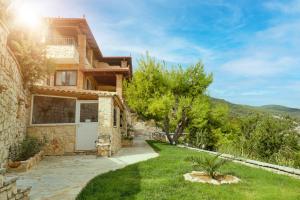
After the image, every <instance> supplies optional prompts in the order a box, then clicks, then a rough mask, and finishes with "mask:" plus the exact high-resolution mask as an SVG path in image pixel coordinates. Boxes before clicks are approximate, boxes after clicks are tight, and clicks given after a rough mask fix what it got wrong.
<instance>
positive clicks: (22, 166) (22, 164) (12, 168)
mask: <svg viewBox="0 0 300 200" xmlns="http://www.w3.org/2000/svg"><path fill="white" fill-rule="evenodd" d="M43 157H44V151H40V152H39V153H37V154H35V155H34V156H32V157H31V158H29V159H27V160H25V161H14V162H13V161H9V162H8V164H7V169H8V171H9V172H26V171H28V170H30V169H32V168H33V167H34V166H36V165H38V163H39V162H40V161H41V160H42V159H43Z"/></svg>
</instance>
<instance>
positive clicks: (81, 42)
mask: <svg viewBox="0 0 300 200" xmlns="http://www.w3.org/2000/svg"><path fill="white" fill-rule="evenodd" d="M78 52H79V68H84V66H85V58H86V35H84V34H79V35H78Z"/></svg>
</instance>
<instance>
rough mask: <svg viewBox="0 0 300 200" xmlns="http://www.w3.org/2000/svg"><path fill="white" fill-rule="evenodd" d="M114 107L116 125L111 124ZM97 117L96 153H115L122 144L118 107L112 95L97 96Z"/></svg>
mask: <svg viewBox="0 0 300 200" xmlns="http://www.w3.org/2000/svg"><path fill="white" fill-rule="evenodd" d="M114 108H115V109H116V111H117V112H116V113H117V116H116V117H117V124H116V126H114V125H113V120H114V119H113V117H114ZM98 118H99V126H98V127H99V129H98V134H99V138H100V139H99V144H97V148H98V155H99V156H110V155H111V154H114V153H116V152H117V151H118V150H119V149H120V148H121V146H122V144H121V129H120V109H119V107H118V106H117V105H115V104H114V99H113V97H100V98H99V114H98ZM103 138H105V139H103ZM107 138H109V139H107ZM107 140H109V141H107ZM108 143H109V145H108Z"/></svg>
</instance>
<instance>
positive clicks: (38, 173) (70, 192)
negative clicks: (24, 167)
mask: <svg viewBox="0 0 300 200" xmlns="http://www.w3.org/2000/svg"><path fill="white" fill-rule="evenodd" d="M157 156H158V154H157V153H155V152H154V151H153V149H152V148H151V147H150V146H149V145H148V144H147V143H146V142H145V140H144V137H143V136H137V137H136V138H135V139H134V145H133V147H128V148H122V149H121V150H120V151H119V152H118V153H117V154H116V155H115V156H113V157H111V158H96V157H95V156H90V155H89V156H48V157H45V158H44V159H43V160H42V161H41V162H40V163H39V165H38V166H37V167H36V168H34V169H32V170H31V171H29V172H26V173H18V174H11V175H17V176H19V180H18V182H17V184H18V186H20V187H24V186H32V190H31V199H32V200H42V199H43V200H48V199H49V200H73V199H75V197H76V196H77V194H78V193H79V192H80V191H81V189H82V188H83V187H84V186H85V185H86V184H87V182H88V181H89V180H91V179H92V178H93V177H95V176H97V175H99V174H102V173H105V172H108V171H110V170H115V169H119V168H122V167H124V166H126V165H129V164H132V163H136V162H140V161H143V160H147V159H150V158H154V157H157Z"/></svg>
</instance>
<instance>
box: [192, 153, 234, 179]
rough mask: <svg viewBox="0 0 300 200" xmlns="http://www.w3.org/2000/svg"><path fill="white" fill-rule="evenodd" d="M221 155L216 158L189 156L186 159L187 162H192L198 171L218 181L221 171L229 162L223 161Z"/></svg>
mask: <svg viewBox="0 0 300 200" xmlns="http://www.w3.org/2000/svg"><path fill="white" fill-rule="evenodd" d="M221 155H222V154H217V155H215V156H206V155H201V156H189V157H187V158H186V161H188V162H191V163H192V165H193V167H194V168H195V169H196V170H197V171H204V172H205V173H206V174H207V175H209V176H210V177H212V178H213V179H216V178H217V174H218V171H219V169H220V168H221V167H223V166H224V165H225V164H226V163H228V162H229V160H225V159H221V158H220V156H221Z"/></svg>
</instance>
